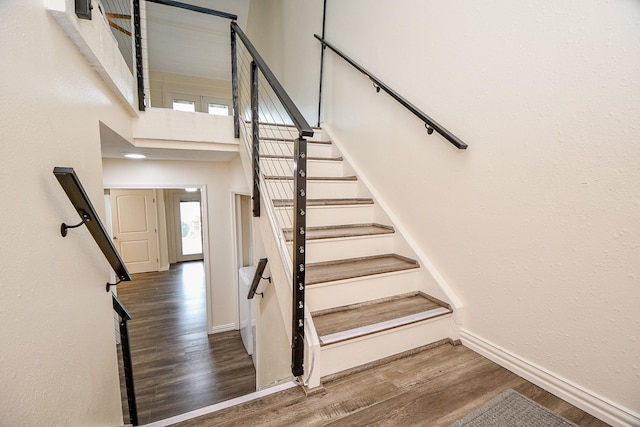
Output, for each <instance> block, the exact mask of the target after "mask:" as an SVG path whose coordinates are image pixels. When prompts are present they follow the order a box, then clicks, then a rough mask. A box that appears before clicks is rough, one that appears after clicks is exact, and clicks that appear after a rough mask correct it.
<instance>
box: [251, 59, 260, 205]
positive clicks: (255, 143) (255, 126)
mask: <svg viewBox="0 0 640 427" xmlns="http://www.w3.org/2000/svg"><path fill="white" fill-rule="evenodd" d="M251 129H252V135H253V138H252V139H253V140H252V144H251V146H252V147H253V150H252V154H253V155H252V158H253V160H252V162H251V165H252V167H253V216H254V217H259V216H260V125H259V120H258V66H257V65H256V62H255V61H251Z"/></svg>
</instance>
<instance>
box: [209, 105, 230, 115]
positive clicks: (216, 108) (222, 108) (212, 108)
mask: <svg viewBox="0 0 640 427" xmlns="http://www.w3.org/2000/svg"><path fill="white" fill-rule="evenodd" d="M207 112H208V113H209V114H214V115H216V116H228V115H229V106H228V105H223V104H213V103H209V109H208V111H207Z"/></svg>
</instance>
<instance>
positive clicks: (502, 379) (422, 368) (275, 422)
mask: <svg viewBox="0 0 640 427" xmlns="http://www.w3.org/2000/svg"><path fill="white" fill-rule="evenodd" d="M324 386H325V388H326V393H321V394H315V395H311V396H309V397H305V395H304V393H303V391H302V390H301V389H300V388H293V389H289V390H285V391H282V392H279V393H276V394H273V395H270V396H267V397H264V398H262V399H259V400H255V401H252V402H248V403H245V404H243V405H239V406H235V407H231V408H228V409H224V410H222V411H219V412H216V413H213V414H209V415H205V416H202V417H199V418H195V419H192V420H189V421H185V422H182V423H179V424H177V425H179V426H183V427H204V426H223V425H225V426H226V425H229V426H231V425H234V426H240V425H251V426H294V425H295V426H329V425H333V426H372V425H376V426H434V427H438V426H449V425H450V424H451V423H453V422H454V421H456V420H457V419H459V418H462V417H463V416H465V415H466V414H468V413H469V412H471V411H473V410H474V409H476V408H478V407H479V406H481V405H482V404H483V403H485V402H486V401H488V400H490V399H491V398H493V397H494V396H496V395H498V394H499V393H501V392H502V391H504V390H506V389H508V388H512V389H514V390H516V391H517V392H519V393H521V394H523V395H525V396H527V397H529V398H530V399H532V400H534V401H536V402H538V403H539V404H541V405H543V406H545V407H547V408H549V409H550V410H552V411H553V412H555V413H557V414H559V415H561V416H563V417H565V418H567V419H568V420H570V421H573V422H574V423H576V424H578V425H579V426H584V427H601V426H606V425H607V424H605V423H603V422H602V421H600V420H598V419H596V418H594V417H592V416H591V415H589V414H587V413H585V412H583V411H582V410H580V409H577V408H576V407H574V406H572V405H570V404H569V403H567V402H565V401H563V400H561V399H559V398H557V397H555V396H554V395H552V394H550V393H548V392H546V391H544V390H542V389H541V388H539V387H537V386H535V385H533V384H531V383H530V382H528V381H526V380H524V379H522V378H520V377H518V376H517V375H515V374H513V373H511V372H509V371H507V370H506V369H504V368H502V367H500V366H499V365H496V364H495V363H493V362H491V361H490V360H488V359H486V358H484V357H482V356H480V355H479V354H477V353H475V352H473V351H471V350H469V349H468V348H466V347H463V346H452V345H449V344H446V345H442V346H439V347H435V348H432V349H429V350H425V351H422V352H418V353H416V354H413V355H411V356H408V357H404V358H402V359H399V360H395V361H393V362H390V363H387V364H383V365H380V366H377V367H373V368H369V369H365V370H362V371H360V372H357V373H354V374H351V375H346V376H340V377H337V378H336V379H334V380H329V381H327V382H325V384H324Z"/></svg>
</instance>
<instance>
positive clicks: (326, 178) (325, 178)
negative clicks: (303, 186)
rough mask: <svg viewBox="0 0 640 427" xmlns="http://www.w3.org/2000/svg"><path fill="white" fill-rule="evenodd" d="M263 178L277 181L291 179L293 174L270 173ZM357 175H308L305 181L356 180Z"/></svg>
mask: <svg viewBox="0 0 640 427" xmlns="http://www.w3.org/2000/svg"><path fill="white" fill-rule="evenodd" d="M264 179H271V180H274V181H275V180H278V181H287V180H289V181H291V180H293V176H289V175H284V176H277V175H270V176H265V177H264ZM357 180H358V177H356V176H308V177H307V181H357Z"/></svg>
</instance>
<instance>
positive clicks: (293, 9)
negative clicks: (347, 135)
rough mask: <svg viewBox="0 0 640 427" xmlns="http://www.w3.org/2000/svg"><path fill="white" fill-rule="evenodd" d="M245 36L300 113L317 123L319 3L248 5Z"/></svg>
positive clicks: (291, 0) (271, 0)
mask: <svg viewBox="0 0 640 427" xmlns="http://www.w3.org/2000/svg"><path fill="white" fill-rule="evenodd" d="M246 32H247V35H248V36H249V38H250V39H251V42H252V43H253V44H254V45H255V47H256V49H258V51H259V52H260V55H261V56H263V57H264V58H265V60H266V61H267V63H268V65H269V68H271V71H273V73H274V74H275V75H276V77H277V78H278V80H279V81H280V83H282V86H283V87H284V89H285V90H286V91H287V92H288V93H289V96H291V99H292V100H293V102H294V103H295V104H296V106H297V107H298V108H299V109H300V112H301V113H302V115H303V116H304V117H305V119H306V120H307V121H308V122H309V124H310V125H312V126H315V125H316V124H317V122H318V105H317V104H318V84H319V76H320V50H321V49H320V43H318V41H317V40H316V39H314V38H313V36H312V35H313V34H314V33H318V34H320V33H321V32H322V1H319V0H262V1H252V2H251V4H250V6H249V18H248V20H247V30H246Z"/></svg>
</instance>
